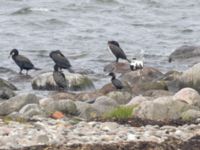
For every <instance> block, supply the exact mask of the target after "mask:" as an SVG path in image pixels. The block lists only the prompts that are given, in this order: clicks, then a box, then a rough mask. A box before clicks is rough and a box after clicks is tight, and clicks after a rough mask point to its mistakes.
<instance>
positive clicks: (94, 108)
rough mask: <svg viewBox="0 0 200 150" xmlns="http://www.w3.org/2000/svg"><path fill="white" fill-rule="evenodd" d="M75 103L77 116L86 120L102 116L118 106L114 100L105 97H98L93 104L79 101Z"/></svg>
mask: <svg viewBox="0 0 200 150" xmlns="http://www.w3.org/2000/svg"><path fill="white" fill-rule="evenodd" d="M75 103H76V106H77V109H78V112H79V116H80V117H82V118H84V119H86V120H90V119H92V118H96V117H99V116H102V115H104V114H105V113H106V112H109V111H110V110H112V109H113V108H115V107H117V106H118V105H119V104H118V103H117V102H116V101H115V100H113V99H111V98H109V97H107V96H100V97H98V98H97V99H96V100H95V102H94V103H93V104H88V103H85V102H81V101H76V102H75Z"/></svg>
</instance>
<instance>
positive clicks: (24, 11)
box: [12, 7, 49, 15]
mask: <svg viewBox="0 0 200 150" xmlns="http://www.w3.org/2000/svg"><path fill="white" fill-rule="evenodd" d="M33 11H40V12H48V11H49V9H47V8H31V7H24V8H21V9H19V10H17V11H15V12H13V13H12V15H26V14H30V13H32V12H33Z"/></svg>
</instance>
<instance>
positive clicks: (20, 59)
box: [9, 49, 40, 75]
mask: <svg viewBox="0 0 200 150" xmlns="http://www.w3.org/2000/svg"><path fill="white" fill-rule="evenodd" d="M10 56H12V59H13V60H14V61H15V63H16V64H17V65H18V66H19V68H20V72H19V73H20V74H22V71H23V70H26V75H28V71H29V70H31V69H35V70H40V68H36V67H34V65H33V64H32V62H31V61H30V60H29V59H28V58H26V57H25V56H23V55H19V52H18V50H17V49H13V50H11V52H10ZM10 56H9V57H10Z"/></svg>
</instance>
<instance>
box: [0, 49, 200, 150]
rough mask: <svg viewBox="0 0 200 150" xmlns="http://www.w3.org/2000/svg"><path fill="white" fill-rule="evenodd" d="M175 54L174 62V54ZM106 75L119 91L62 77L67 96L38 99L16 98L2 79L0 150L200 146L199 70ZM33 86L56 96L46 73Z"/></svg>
mask: <svg viewBox="0 0 200 150" xmlns="http://www.w3.org/2000/svg"><path fill="white" fill-rule="evenodd" d="M183 50H185V47H183ZM178 51H180V49H178ZM195 52H196V51H195ZM174 54H175V56H173V55H171V56H170V57H171V58H173V60H174V59H177V58H178V56H179V55H180V52H177V53H174ZM186 54H187V53H186ZM172 56H173V57H172ZM191 56H193V55H191ZM181 58H182V55H181ZM186 58H187V57H186ZM110 70H112V71H114V72H117V73H119V74H120V75H121V76H120V80H121V81H122V82H123V84H124V86H125V88H123V89H122V90H116V89H115V88H114V87H113V85H112V84H111V83H108V84H106V85H104V86H103V87H102V88H100V89H95V88H94V84H93V82H92V80H91V79H90V78H89V77H88V76H87V75H82V74H78V73H76V74H71V73H66V74H65V76H66V78H67V80H68V81H69V87H70V91H57V92H52V93H51V94H49V95H48V96H46V97H40V96H37V95H35V94H30V93H25V94H17V92H16V90H17V88H16V86H15V85H13V84H12V83H10V81H6V80H4V79H0V116H1V117H0V139H1V140H0V149H70V150H79V149H84V150H93V149H97V150H98V149H99V150H104V149H110V150H112V149H113V150H114V149H119V150H121V149H158V150H160V149H198V148H199V147H200V95H199V92H200V88H199V83H200V77H199V74H200V63H197V64H195V65H194V66H192V67H191V68H189V69H188V70H185V71H184V72H178V71H169V72H167V73H165V74H163V73H162V72H161V71H159V70H158V69H156V68H153V67H148V66H145V67H144V69H143V70H138V71H130V69H129V64H127V63H111V64H109V65H107V66H105V68H104V71H106V72H108V71H110ZM20 78H21V77H20ZM29 80H30V79H29ZM31 82H32V88H33V89H36V90H41V91H43V90H57V89H58V88H57V86H56V84H55V82H54V80H53V78H52V73H41V74H39V75H38V76H36V77H35V78H34V79H32V81H31ZM77 91H78V92H77Z"/></svg>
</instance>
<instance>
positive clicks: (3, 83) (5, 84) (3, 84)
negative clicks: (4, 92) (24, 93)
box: [0, 78, 17, 90]
mask: <svg viewBox="0 0 200 150" xmlns="http://www.w3.org/2000/svg"><path fill="white" fill-rule="evenodd" d="M2 88H8V89H11V90H17V88H16V87H15V86H14V85H13V84H12V83H10V82H8V81H6V80H4V79H1V78H0V89H2Z"/></svg>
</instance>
